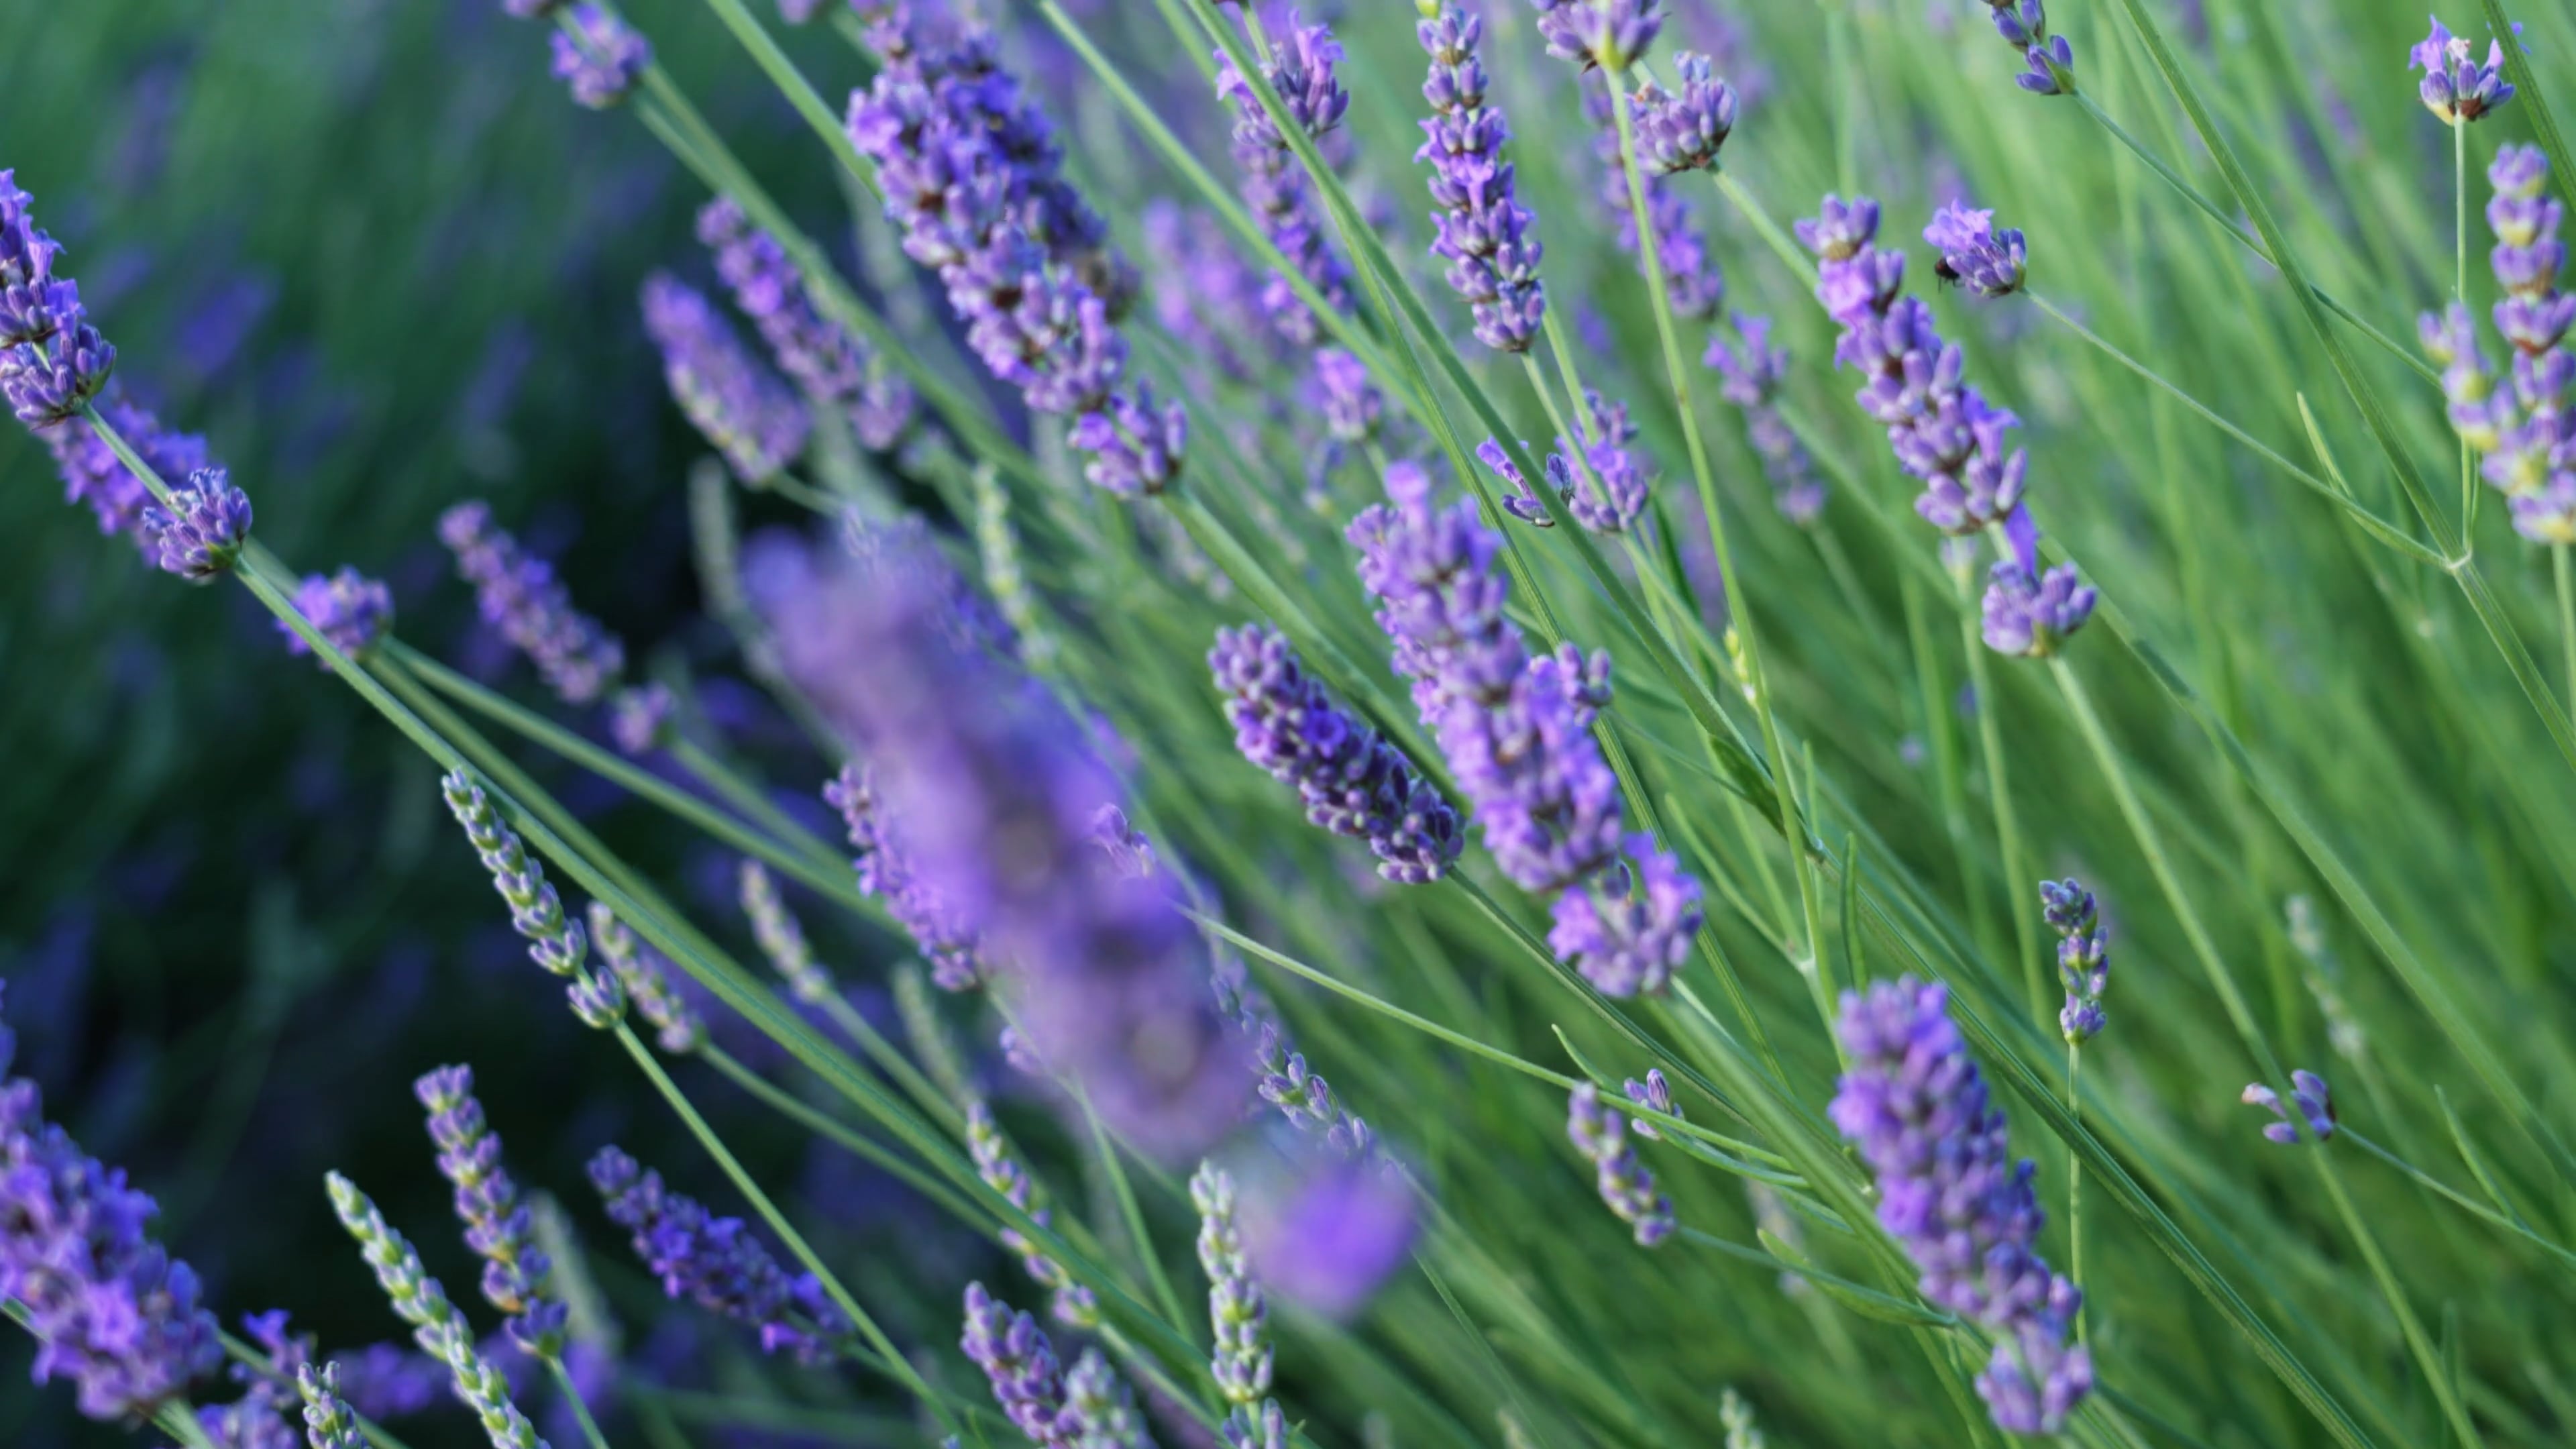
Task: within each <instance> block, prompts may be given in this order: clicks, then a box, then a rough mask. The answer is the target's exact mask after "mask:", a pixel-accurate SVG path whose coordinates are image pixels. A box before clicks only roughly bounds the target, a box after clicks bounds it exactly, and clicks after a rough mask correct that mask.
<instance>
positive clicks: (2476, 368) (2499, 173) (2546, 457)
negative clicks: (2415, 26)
mask: <svg viewBox="0 0 2576 1449" xmlns="http://www.w3.org/2000/svg"><path fill="white" fill-rule="evenodd" d="M2548 176H2549V163H2548V160H2547V158H2546V157H2545V156H2544V155H2543V154H2542V153H2541V151H2540V150H2539V148H2538V147H2533V146H2515V145H2506V146H2503V147H2500V148H2498V150H2497V152H2496V158H2495V161H2494V163H2493V164H2492V165H2490V166H2489V167H2488V168H2487V180H2488V182H2489V184H2490V185H2492V186H2493V187H2494V188H2495V196H2494V198H2493V199H2492V200H2491V201H2489V202H2488V203H2487V225H2488V227H2489V228H2490V229H2491V230H2493V231H2494V232H2495V235H2496V245H2495V249H2494V250H2493V251H2492V252H2490V253H2489V254H2488V258H2489V261H2490V263H2491V264H2492V265H2493V267H2494V270H2495V276H2496V280H2497V281H2498V282H2499V283H2500V284H2502V286H2503V288H2504V290H2505V294H2506V295H2505V297H2504V298H2503V300H2501V301H2499V302H2497V303H2496V305H2495V313H2494V316H2495V324H2496V330H2497V331H2498V332H2501V333H2502V334H2503V335H2504V338H2505V340H2506V341H2507V342H2508V343H2510V344H2512V347H2513V366H2512V370H2511V377H2512V384H2513V385H2512V390H2511V392H2510V393H2509V394H2508V393H2507V392H2505V391H2504V390H2503V389H2501V388H2499V387H2497V386H2496V385H2495V380H2494V379H2493V377H2492V376H2491V375H2490V374H2489V373H2488V372H2487V370H2486V361H2485V358H2484V357H2482V356H2481V355H2480V354H2479V352H2478V348H2477V336H2476V330H2475V328H2474V327H2472V326H2471V325H2470V323H2469V319H2468V316H2467V313H2466V312H2465V310H2463V309H2461V308H2459V307H2458V306H2457V305H2456V304H2455V305H2454V307H2453V308H2452V309H2451V311H2450V312H2449V313H2447V314H2445V315H2444V317H2442V318H2441V319H2439V320H2438V321H2437V319H2436V318H2434V317H2433V316H2431V315H2429V314H2428V315H2427V316H2426V317H2424V318H2423V319H2422V322H2421V324H2420V326H2421V330H2422V332H2423V337H2424V346H2425V350H2426V351H2427V352H2428V353H2430V354H2432V355H2433V356H2434V358H2435V359H2436V360H2437V361H2440V362H2441V363H2442V364H2443V367H2444V371H2443V391H2444V393H2445V394H2446V395H2447V396H2448V398H2449V400H2450V409H2449V411H2450V416H2451V422H2452V426H2453V427H2454V428H2456V429H2458V430H2459V433H2460V436H2461V437H2462V438H2464V439H2467V440H2468V441H2469V442H2470V443H2471V444H2472V445H2473V446H2477V447H2481V448H2483V449H2484V450H2485V452H2486V459H2485V462H2484V463H2483V464H2482V465H2481V469H2480V471H2481V473H2482V474H2483V476H2484V477H2485V478H2486V480H2487V481H2488V482H2489V483H2492V484H2494V485H2495V486H2496V487H2497V488H2499V489H2501V490H2503V492H2504V493H2505V495H2506V498H2507V501H2508V505H2509V506H2510V508H2511V509H2512V513H2513V521H2514V528H2515V529H2516V531H2518V532H2520V533H2521V534H2522V535H2523V536H2524V537H2526V538H2529V539H2532V540H2534V541H2536V542H2541V543H2570V542H2576V469H2571V468H2570V467H2568V466H2567V463H2566V459H2567V456H2568V444H2569V443H2570V442H2576V399H2571V393H2572V392H2576V356H2571V355H2570V354H2569V353H2568V352H2567V351H2566V349H2565V347H2564V342H2565V339H2566V336H2567V331H2568V328H2569V326H2570V324H2571V323H2576V296H2570V295H2568V294H2566V293H2563V292H2561V291H2560V290H2559V289H2558V274H2559V272H2560V270H2561V269H2562V268H2563V267H2564V266H2565V264H2566V257H2567V248H2566V244H2565V243H2563V242H2561V241H2560V240H2559V239H2558V228H2559V226H2560V224H2561V223H2562V221H2563V220H2564V211H2563V209H2562V208H2561V206H2560V204H2559V203H2558V202H2557V201H2556V200H2555V199H2553V198H2551V197H2550V196H2548V195H2547V194H2546V191H2545V188H2546V186H2547V184H2548Z"/></svg>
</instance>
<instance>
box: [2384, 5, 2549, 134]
mask: <svg viewBox="0 0 2576 1449" xmlns="http://www.w3.org/2000/svg"><path fill="white" fill-rule="evenodd" d="M2513 29H2514V34H2515V35H2517V36H2519V35H2520V34H2521V33H2522V27H2521V26H2520V25H2516V26H2514V28H2513ZM2516 43H2517V44H2519V43H2520V42H2519V41H2517V42H2516ZM2406 68H2407V69H2408V70H2420V71H2422V72H2424V79H2423V81H2422V83H2421V84H2419V85H2418V86H2417V87H2416V95H2417V97H2418V98H2419V99H2421V100H2422V101H2423V102H2424V109H2426V110H2428V111H2431V112H2432V113H2433V114H2434V115H2436V116H2439V117H2441V118H2442V122H2443V124H2445V125H2450V126H2463V125H2467V124H2468V123H2470V122H2472V121H2483V120H2485V119H2486V118H2487V117H2489V116H2492V115H2494V114H2495V113H2496V112H2497V111H2498V110H2500V109H2502V107H2503V106H2504V103H2505V102H2507V101H2509V100H2512V99H2513V83H2512V82H2511V81H2508V80H2506V79H2505V78H2504V43H2503V42H2502V41H2499V40H2492V39H2491V40H2489V41H2488V42H2487V58H2486V61H2485V63H2484V64H2480V63H2479V61H2478V59H2477V48H2476V43H2475V42H2474V41H2472V40H2470V39H2469V38H2468V37H2467V36H2465V35H2453V34H2452V33H2451V32H2450V28H2449V27H2447V26H2445V25H2444V24H2442V22H2441V21H2440V20H2439V19H2436V20H2434V21H2433V29H2432V33H2431V34H2429V35H2427V36H2425V37H2424V38H2423V39H2422V40H2420V41H2418V42H2416V44H2415V45H2414V46H2413V47H2412V48H2410V49H2409V50H2408V51H2407V52H2406Z"/></svg>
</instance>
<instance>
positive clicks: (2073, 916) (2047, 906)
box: [2039, 880, 2111, 1044]
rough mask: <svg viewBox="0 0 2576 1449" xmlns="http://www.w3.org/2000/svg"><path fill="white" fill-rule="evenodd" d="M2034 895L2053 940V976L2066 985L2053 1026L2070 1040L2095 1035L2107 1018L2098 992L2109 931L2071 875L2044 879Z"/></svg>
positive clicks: (2107, 971)
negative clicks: (2055, 1023)
mask: <svg viewBox="0 0 2576 1449" xmlns="http://www.w3.org/2000/svg"><path fill="white" fill-rule="evenodd" d="M2039 899H2040V901H2041V903H2042V906H2043V908H2044V914H2045V916H2046V918H2047V920H2048V926H2049V929H2050V930H2053V931H2055V932H2056V933H2057V934H2058V936H2059V937H2060V938H2061V939H2060V940H2059V941H2058V943H2057V976H2058V982H2059V984H2060V985H2062V986H2064V987H2065V988H2066V1006H2065V1008H2064V1009H2063V1010H2061V1011H2059V1012H2058V1014H2057V1025H2058V1029H2059V1030H2060V1031H2062V1032H2064V1033H2065V1035H2066V1040H2067V1041H2068V1042H2070V1043H2075V1044H2081V1043H2083V1042H2087V1041H2090V1040H2092V1039H2093V1038H2094V1037H2095V1036H2096V1035H2098V1034H2100V1032H2101V1030H2102V1028H2103V1026H2104V1025H2105V1024H2106V1022H2107V1020H2108V1018H2107V1017H2106V1016H2105V1015H2104V1014H2103V1011H2102V993H2103V992H2104V991H2105V990H2107V989H2108V988H2109V986H2110V984H2111V960H2110V949H2111V932H2110V928H2109V927H2107V926H2104V925H2103V924H2102V918H2101V914H2100V912H2099V911H2098V910H2096V909H2095V907H2094V903H2093V893H2092V892H2091V891H2088V890H2086V889H2085V888H2084V887H2083V886H2082V885H2081V884H2080V883H2078V882H2076V881H2072V880H2065V881H2054V880H2044V881H2041V882H2040V883H2039Z"/></svg>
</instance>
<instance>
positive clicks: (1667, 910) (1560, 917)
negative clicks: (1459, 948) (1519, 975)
mask: <svg viewBox="0 0 2576 1449" xmlns="http://www.w3.org/2000/svg"><path fill="white" fill-rule="evenodd" d="M1627 854H1628V859H1629V861H1631V862H1633V863H1634V864H1633V866H1632V865H1629V864H1626V863H1623V864H1622V866H1621V867H1620V868H1619V869H1615V870H1607V871H1603V872H1602V873H1601V874H1599V875H1597V876H1595V877H1594V878H1593V879H1592V880H1591V881H1590V882H1588V883H1587V884H1584V885H1580V886H1577V887H1574V888H1573V889H1571V890H1568V891H1566V892H1565V893H1564V894H1562V895H1560V896H1558V897H1557V898H1556V904H1555V907H1554V910H1555V916H1556V924H1555V926H1554V927H1553V928H1552V929H1550V930H1549V932H1548V934H1547V944H1548V946H1549V948H1550V949H1552V950H1554V951H1555V952H1556V954H1557V955H1558V956H1559V957H1562V958H1563V959H1565V960H1568V961H1579V962H1582V963H1583V974H1584V977H1585V979H1587V980H1589V981H1590V982H1591V983H1592V984H1593V985H1595V986H1597V987H1599V988H1601V992H1602V994H1603V995H1605V996H1636V995H1641V994H1642V995H1647V996H1654V995H1660V994H1661V993H1662V992H1663V990H1664V987H1665V985H1666V984H1667V983H1669V982H1670V981H1671V980H1672V974H1673V972H1675V971H1676V970H1679V969H1680V967H1681V964H1682V962H1683V961H1685V960H1686V959H1688V958H1689V956H1690V950H1691V942H1692V941H1693V940H1695V939H1697V938H1698V936H1699V928H1700V923H1701V919H1702V917H1701V912H1700V904H1699V895H1700V887H1699V882H1698V881H1697V880H1694V879H1693V878H1692V877H1691V875H1690V873H1689V872H1688V871H1685V870H1683V869H1682V867H1681V862H1680V861H1679V860H1677V859H1675V858H1674V857H1673V855H1672V853H1671V852H1669V851H1663V850H1657V849H1656V848H1655V840H1654V837H1653V836H1650V835H1644V834H1638V835H1631V836H1629V837H1628V841H1627Z"/></svg>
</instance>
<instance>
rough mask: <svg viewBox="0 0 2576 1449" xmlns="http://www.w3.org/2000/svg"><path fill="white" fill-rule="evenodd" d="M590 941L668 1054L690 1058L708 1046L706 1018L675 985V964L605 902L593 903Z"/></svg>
mask: <svg viewBox="0 0 2576 1449" xmlns="http://www.w3.org/2000/svg"><path fill="white" fill-rule="evenodd" d="M590 939H591V943H592V944H593V945H596V946H597V947H598V948H599V959H601V960H602V961H605V962H607V963H608V969H609V970H610V971H612V972H614V973H615V974H616V976H617V980H618V984H619V985H621V986H623V987H624V988H625V989H626V998H627V1000H629V1001H631V1002H633V1003H635V1012H636V1014H637V1015H639V1016H641V1017H643V1018H644V1020H645V1021H647V1022H649V1023H651V1024H652V1026H653V1029H654V1032H655V1036H654V1041H655V1042H656V1044H658V1045H659V1046H660V1047H661V1048H662V1050H664V1051H666V1052H669V1053H671V1054H672V1055H673V1056H686V1055H688V1054H689V1053H690V1052H693V1051H696V1050H697V1049H698V1048H699V1047H701V1046H704V1045H705V1044H706V1040H707V1023H706V1019H705V1018H704V1017H702V1016H700V1015H699V1014H698V1009H697V1007H696V1006H694V1005H692V1004H691V1003H690V1001H689V998H687V997H686V996H683V995H681V994H680V992H679V991H678V989H677V988H675V987H674V986H673V985H672V984H671V974H670V962H669V961H667V960H665V959H664V958H663V955H662V953H661V952H659V951H656V950H654V949H653V948H652V947H651V946H649V945H646V944H645V943H644V942H643V941H642V940H640V939H638V938H637V937H636V935H635V932H634V931H632V930H631V929H629V928H628V927H627V924H626V923H625V922H624V921H621V920H619V919H617V913H616V912H614V911H611V910H610V909H609V908H608V907H607V906H606V905H605V904H603V903H601V902H599V901H592V902H591V903H590Z"/></svg>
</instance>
